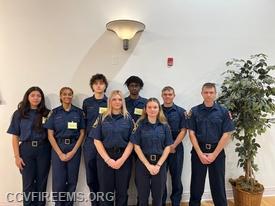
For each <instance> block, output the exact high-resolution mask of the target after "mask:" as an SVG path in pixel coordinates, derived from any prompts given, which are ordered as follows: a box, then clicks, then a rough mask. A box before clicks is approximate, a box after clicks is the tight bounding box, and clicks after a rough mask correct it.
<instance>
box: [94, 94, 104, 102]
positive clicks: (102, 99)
mask: <svg viewBox="0 0 275 206" xmlns="http://www.w3.org/2000/svg"><path fill="white" fill-rule="evenodd" d="M92 99H93V100H95V101H104V102H107V99H108V98H107V96H106V95H105V94H104V96H103V98H102V99H96V98H95V95H93V96H92Z"/></svg>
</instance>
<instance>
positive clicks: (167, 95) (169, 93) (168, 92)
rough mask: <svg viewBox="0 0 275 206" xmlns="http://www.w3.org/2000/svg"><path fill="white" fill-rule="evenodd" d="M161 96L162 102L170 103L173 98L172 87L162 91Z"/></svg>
mask: <svg viewBox="0 0 275 206" xmlns="http://www.w3.org/2000/svg"><path fill="white" fill-rule="evenodd" d="M161 97H162V99H163V102H164V104H172V103H173V101H174V98H175V93H174V91H173V90H172V89H170V90H165V91H163V92H162V94H161Z"/></svg>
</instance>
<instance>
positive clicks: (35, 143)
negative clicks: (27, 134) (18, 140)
mask: <svg viewBox="0 0 275 206" xmlns="http://www.w3.org/2000/svg"><path fill="white" fill-rule="evenodd" d="M22 143H24V144H30V145H31V146H32V147H38V146H40V145H43V144H46V143H49V140H48V139H42V140H28V141H22Z"/></svg>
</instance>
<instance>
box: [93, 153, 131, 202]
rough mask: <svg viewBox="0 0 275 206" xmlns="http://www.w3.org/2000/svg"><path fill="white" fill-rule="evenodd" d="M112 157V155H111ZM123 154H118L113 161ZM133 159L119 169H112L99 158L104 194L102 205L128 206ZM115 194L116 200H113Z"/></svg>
mask: <svg viewBox="0 0 275 206" xmlns="http://www.w3.org/2000/svg"><path fill="white" fill-rule="evenodd" d="M109 155H110V154H109ZM121 155H122V154H117V155H114V156H111V155H110V157H111V158H112V159H118V158H119V157H121ZM131 167H132V159H131V158H130V157H129V158H128V159H127V160H126V161H125V162H124V164H123V165H122V166H121V167H120V168H119V169H118V170H116V169H112V168H111V167H109V166H108V165H107V164H106V163H105V162H104V160H103V159H102V158H101V157H100V155H98V157H97V169H98V174H99V176H98V180H99V190H100V192H103V194H104V196H103V199H101V200H100V202H101V204H100V205H103V206H105V205H114V202H115V205H116V206H127V205H128V204H127V202H128V188H129V181H130V177H131ZM114 193H115V198H112V196H113V195H112V194H114Z"/></svg>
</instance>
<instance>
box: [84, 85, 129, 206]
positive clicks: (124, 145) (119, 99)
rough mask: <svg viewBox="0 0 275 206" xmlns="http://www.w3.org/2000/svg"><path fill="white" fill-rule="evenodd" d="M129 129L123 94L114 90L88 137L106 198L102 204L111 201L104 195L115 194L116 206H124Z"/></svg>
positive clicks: (125, 200) (127, 181)
mask: <svg viewBox="0 0 275 206" xmlns="http://www.w3.org/2000/svg"><path fill="white" fill-rule="evenodd" d="M132 130H133V120H132V118H131V116H130V115H129V114H128V112H127V109H126V106H125V101H124V98H123V95H122V93H121V91H119V90H114V91H112V92H111V94H110V97H109V99H108V108H107V111H106V112H105V113H103V115H101V116H99V118H98V120H97V121H96V122H95V124H94V126H93V128H92V129H91V131H90V134H89V136H90V137H92V138H94V143H95V146H96V149H97V151H98V158H97V169H98V173H100V175H99V177H98V178H99V187H100V191H101V192H103V193H104V195H105V196H104V200H102V205H113V204H114V200H113V199H112V198H110V197H108V196H107V195H108V194H111V193H114V192H115V205H117V206H127V201H128V194H127V193H128V192H127V191H128V187H129V181H130V176H131V159H130V158H128V157H129V156H130V154H131V152H132V150H133V144H132V143H130V136H131V133H132Z"/></svg>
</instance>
